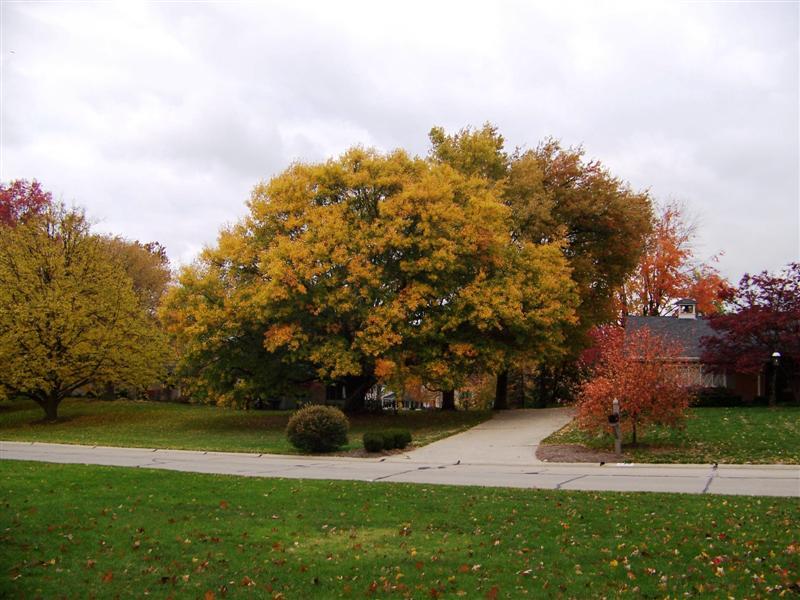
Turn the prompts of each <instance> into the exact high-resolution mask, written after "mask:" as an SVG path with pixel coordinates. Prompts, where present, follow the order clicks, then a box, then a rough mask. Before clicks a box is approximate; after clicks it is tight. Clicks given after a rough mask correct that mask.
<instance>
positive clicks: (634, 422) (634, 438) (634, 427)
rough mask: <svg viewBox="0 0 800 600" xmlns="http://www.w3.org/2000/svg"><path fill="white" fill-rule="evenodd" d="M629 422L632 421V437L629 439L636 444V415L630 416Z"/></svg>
mask: <svg viewBox="0 0 800 600" xmlns="http://www.w3.org/2000/svg"><path fill="white" fill-rule="evenodd" d="M631 422H632V423H633V438H632V440H631V441H632V442H633V445H634V446H635V445H636V417H631Z"/></svg>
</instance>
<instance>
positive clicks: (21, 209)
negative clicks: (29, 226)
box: [0, 179, 53, 226]
mask: <svg viewBox="0 0 800 600" xmlns="http://www.w3.org/2000/svg"><path fill="white" fill-rule="evenodd" d="M52 201H53V195H52V194H51V193H50V192H45V191H44V190H43V189H42V186H41V184H40V183H39V182H38V181H36V180H35V179H33V180H31V181H27V180H25V179H15V180H14V181H12V182H11V183H9V184H8V185H6V184H0V224H2V225H11V226H13V225H15V224H17V223H18V222H19V221H24V220H25V219H27V218H29V217H30V216H32V215H37V214H41V213H42V211H43V210H44V209H45V207H46V206H47V205H48V204H50V203H51V202H52Z"/></svg>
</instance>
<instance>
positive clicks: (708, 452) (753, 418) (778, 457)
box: [543, 406, 800, 464]
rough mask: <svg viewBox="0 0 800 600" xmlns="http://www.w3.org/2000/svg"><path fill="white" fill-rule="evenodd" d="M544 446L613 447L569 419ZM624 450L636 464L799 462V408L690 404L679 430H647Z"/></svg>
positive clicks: (608, 440) (601, 437)
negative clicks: (683, 423) (682, 426)
mask: <svg viewBox="0 0 800 600" xmlns="http://www.w3.org/2000/svg"><path fill="white" fill-rule="evenodd" d="M543 444H580V445H582V446H585V447H588V448H590V449H595V450H609V449H613V447H614V444H613V439H612V438H611V436H610V435H603V436H599V437H596V436H591V435H588V434H586V433H584V432H582V431H580V430H579V429H577V427H575V426H574V424H573V423H570V424H569V425H567V426H566V427H564V428H563V429H562V430H561V431H558V432H556V433H554V434H553V435H551V436H550V437H548V438H547V439H545V440H544V442H543ZM624 451H625V455H626V458H627V459H630V460H633V461H635V462H650V463H715V462H716V463H740V464H741V463H763V464H766V463H780V464H800V407H797V406H783V407H779V408H767V407H746V408H694V409H691V411H690V416H689V419H688V420H687V422H686V427H685V429H684V430H682V431H681V430H672V429H667V428H652V429H649V430H647V431H645V432H644V434H643V435H640V444H639V446H638V447H632V446H630V445H627V446H625V448H624Z"/></svg>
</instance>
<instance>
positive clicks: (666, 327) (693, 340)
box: [625, 298, 766, 401]
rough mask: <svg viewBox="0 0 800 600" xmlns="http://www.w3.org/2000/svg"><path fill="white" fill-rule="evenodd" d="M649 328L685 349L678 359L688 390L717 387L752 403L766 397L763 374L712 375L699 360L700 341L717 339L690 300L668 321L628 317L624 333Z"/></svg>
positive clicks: (684, 301) (683, 302)
mask: <svg viewBox="0 0 800 600" xmlns="http://www.w3.org/2000/svg"><path fill="white" fill-rule="evenodd" d="M641 328H647V329H649V330H650V331H651V332H652V333H654V334H656V335H658V336H661V337H663V338H665V339H667V340H669V341H670V342H673V343H676V344H678V345H679V346H680V347H681V348H682V355H681V357H680V359H679V361H680V363H681V365H682V367H683V371H684V377H685V381H686V385H687V386H692V387H703V388H710V387H717V388H727V389H729V390H731V391H732V392H734V393H735V394H737V395H739V396H741V397H742V399H743V400H745V401H751V400H752V399H753V398H754V397H756V396H761V395H765V394H766V390H765V384H766V382H765V378H764V376H763V374H759V375H752V374H745V373H733V372H727V371H726V372H723V373H712V372H711V371H710V370H708V369H706V368H705V367H704V365H703V363H702V362H701V360H700V356H701V354H702V347H701V344H700V340H701V339H702V338H704V337H711V336H713V335H714V330H713V329H711V326H710V325H709V324H708V321H707V320H706V319H704V318H703V317H701V316H698V315H697V302H695V301H694V300H692V299H691V298H683V299H681V300H679V301H678V302H677V311H676V313H675V315H674V316H667V317H638V316H628V317H627V318H626V321H625V331H626V332H627V331H637V330H639V329H641Z"/></svg>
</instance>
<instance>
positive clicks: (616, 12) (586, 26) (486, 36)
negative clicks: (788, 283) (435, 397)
mask: <svg viewBox="0 0 800 600" xmlns="http://www.w3.org/2000/svg"><path fill="white" fill-rule="evenodd" d="M2 10H3V15H2V16H3V18H2V28H3V39H4V42H3V43H4V49H3V56H2V66H3V81H2V83H3V86H2V96H3V115H2V120H3V137H2V160H1V161H0V171H1V172H0V177H1V178H2V179H3V180H8V179H12V178H16V177H28V178H30V177H36V178H38V179H39V180H41V181H42V182H43V183H44V184H45V185H46V186H47V187H48V188H49V189H52V190H53V191H54V192H55V193H56V194H57V195H60V196H61V197H63V198H64V199H66V200H74V201H76V202H78V203H79V204H82V205H84V206H86V207H87V209H88V211H89V213H90V214H91V215H93V216H95V217H96V218H97V219H98V220H99V227H101V228H104V229H106V230H109V231H113V232H115V233H120V234H123V235H126V236H129V237H133V238H138V239H143V240H144V239H147V240H149V239H158V240H160V241H162V242H163V243H165V244H166V246H167V248H168V251H169V253H170V255H171V257H172V258H173V260H175V261H178V262H186V261H189V260H191V258H192V257H193V256H194V255H195V253H196V252H197V251H198V249H199V248H200V247H202V245H203V244H207V243H210V242H212V241H213V240H214V239H215V237H216V233H217V231H218V229H219V227H220V226H221V225H222V224H223V223H226V222H231V221H233V220H235V219H236V218H238V217H239V216H241V215H242V214H243V213H244V211H245V207H244V201H245V200H246V199H247V196H248V194H249V190H250V188H251V187H252V186H253V185H254V184H255V183H256V182H258V181H259V180H260V179H267V178H269V177H270V176H272V175H273V174H275V173H277V172H280V171H281V170H282V169H284V168H285V167H286V166H287V165H288V164H289V163H290V162H291V161H293V160H297V159H301V160H322V159H325V158H327V157H329V156H331V155H334V154H336V153H338V152H340V151H342V150H343V149H345V148H346V147H348V146H351V145H354V144H364V145H374V146H377V147H379V148H383V149H390V148H394V147H397V146H402V147H405V148H407V149H409V150H410V151H412V152H417V153H425V152H426V151H427V138H426V134H427V131H428V130H429V129H430V127H431V126H432V125H443V126H445V127H447V128H449V129H457V128H460V127H462V126H464V125H467V124H473V125H479V124H481V123H483V122H484V121H487V120H489V121H492V122H494V123H496V124H497V125H498V126H499V127H500V128H501V131H502V132H503V133H504V135H505V136H506V139H507V140H508V143H509V145H510V146H511V147H513V146H517V145H521V146H524V145H527V146H533V145H535V144H536V143H537V142H538V141H539V140H540V139H542V138H543V137H544V136H547V135H553V136H556V137H558V138H560V139H562V140H563V142H564V143H566V144H583V145H584V147H585V148H586V150H587V154H589V155H590V156H592V157H596V158H599V159H600V160H602V161H603V162H604V163H606V165H607V166H608V167H609V168H610V169H611V170H612V171H613V172H614V173H615V174H617V175H619V176H620V177H622V178H624V179H627V180H629V181H630V182H631V183H632V184H633V185H634V186H635V187H639V188H649V189H651V191H652V192H653V194H654V195H655V196H656V197H658V198H662V199H670V198H675V199H679V200H683V201H684V202H685V203H686V204H687V205H688V206H689V208H690V210H691V211H692V212H693V213H695V214H697V215H698V216H699V218H700V221H701V230H700V234H701V237H700V240H699V244H698V246H699V248H698V249H699V251H700V253H701V254H706V255H710V254H713V253H716V252H718V251H724V252H725V256H724V257H723V259H722V261H721V263H720V266H721V268H722V269H723V271H724V272H725V273H726V274H727V275H729V276H730V277H732V278H735V279H738V277H739V276H740V275H741V273H742V272H744V271H754V270H761V269H763V268H769V269H774V268H777V267H779V266H780V265H782V264H784V263H786V262H788V261H789V260H797V259H798V253H799V252H800V248H799V245H800V240H799V239H798V237H799V235H800V234H799V233H798V229H800V215H799V214H798V195H799V191H798V162H799V161H800V152H799V151H798V126H799V124H798V106H799V105H800V98H798V86H799V84H798V70H799V68H800V65H799V64H798V62H799V60H798V38H799V37H800V34H799V33H798V11H797V7H796V6H795V5H792V4H786V3H748V4H740V3H671V2H670V3H668V2H663V3H658V2H656V3H626V2H608V3H596V2H577V1H575V2H568V3H561V4H556V3H535V4H531V3H524V2H503V3H499V4H487V3H463V2H459V3H455V2H444V3H430V4H422V3H414V2H412V3H402V4H396V5H386V4H385V3H368V2H352V3H335V4H331V5H330V6H325V5H322V4H319V3H311V2H308V3H299V4H298V3H292V4H288V3H286V4H283V5H281V4H277V3H276V4H272V3H270V4H263V5H262V4H249V3H248V4H243V3H231V4H223V3H220V4H204V3H198V4H184V3H156V4H108V5H106V4H95V3H92V4H83V3H74V4H73V3H64V4H55V3H15V4H7V3H5V4H3V8H2ZM12 50H13V53H12V52H11V51H12Z"/></svg>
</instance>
